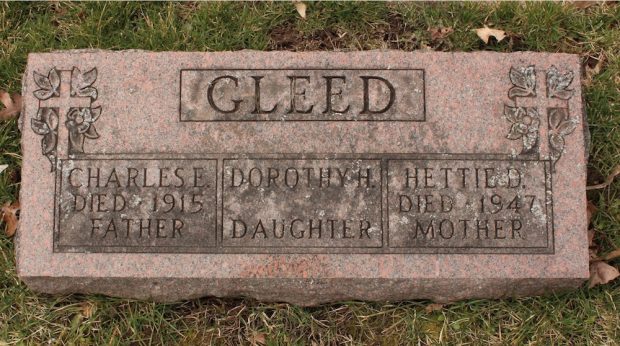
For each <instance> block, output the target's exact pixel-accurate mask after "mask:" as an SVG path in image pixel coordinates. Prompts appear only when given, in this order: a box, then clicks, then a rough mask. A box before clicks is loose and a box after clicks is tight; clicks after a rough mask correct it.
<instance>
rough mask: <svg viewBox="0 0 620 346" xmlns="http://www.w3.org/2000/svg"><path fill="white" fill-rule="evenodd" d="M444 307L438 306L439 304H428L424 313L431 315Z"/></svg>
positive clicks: (442, 305)
mask: <svg viewBox="0 0 620 346" xmlns="http://www.w3.org/2000/svg"><path fill="white" fill-rule="evenodd" d="M444 306H445V304H439V303H431V304H428V305H427V306H426V307H425V308H424V311H426V312H427V313H429V314H430V313H431V312H433V311H439V310H441V309H443V308H444Z"/></svg>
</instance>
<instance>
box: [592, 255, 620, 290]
mask: <svg viewBox="0 0 620 346" xmlns="http://www.w3.org/2000/svg"><path fill="white" fill-rule="evenodd" d="M618 276H620V272H618V269H616V268H615V267H612V266H610V265H609V264H607V263H605V262H603V261H596V262H593V263H590V283H589V284H588V287H590V288H592V287H594V286H596V285H604V284H606V283H608V282H610V281H611V280H613V279H615V278H617V277H618Z"/></svg>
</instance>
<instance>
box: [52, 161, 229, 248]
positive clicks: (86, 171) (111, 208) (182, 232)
mask: <svg viewBox="0 0 620 346" xmlns="http://www.w3.org/2000/svg"><path fill="white" fill-rule="evenodd" d="M61 172H62V173H61V175H60V182H59V183H57V184H59V185H58V186H59V188H60V193H59V199H58V201H57V203H58V229H59V231H58V232H57V233H56V239H55V246H56V249H57V250H60V251H80V250H83V249H89V250H91V251H99V252H100V251H106V252H143V251H147V252H157V251H177V252H178V251H181V252H182V251H184V250H183V248H201V249H202V248H211V247H215V246H216V237H215V232H214V230H215V228H216V195H217V192H216V188H217V181H216V179H217V176H216V172H217V160H208V159H207V160H205V159H194V160H170V159H158V160H149V159H124V160H121V159H105V160H101V159H93V160H89V159H74V160H71V161H63V162H62V166H61Z"/></svg>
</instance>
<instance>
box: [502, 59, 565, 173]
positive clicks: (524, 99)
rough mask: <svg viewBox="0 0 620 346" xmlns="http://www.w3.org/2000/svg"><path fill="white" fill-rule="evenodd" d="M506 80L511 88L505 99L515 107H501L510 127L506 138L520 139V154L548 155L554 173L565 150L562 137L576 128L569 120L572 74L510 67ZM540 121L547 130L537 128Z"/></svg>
mask: <svg viewBox="0 0 620 346" xmlns="http://www.w3.org/2000/svg"><path fill="white" fill-rule="evenodd" d="M509 76H510V81H511V82H512V85H513V86H512V87H511V88H510V90H508V97H509V98H510V99H511V100H512V101H513V102H514V106H510V105H505V106H504V116H506V118H507V119H508V120H509V121H510V122H511V123H512V126H511V128H510V132H509V134H508V136H507V137H508V138H509V139H522V141H523V151H522V153H528V154H531V153H535V152H538V153H539V154H541V153H542V154H544V155H547V156H548V157H549V159H551V160H552V161H553V167H554V169H555V164H556V163H557V161H558V160H559V159H560V157H561V156H562V152H563V150H564V143H565V141H564V137H565V136H566V135H568V134H570V133H572V132H573V131H574V130H575V128H576V125H577V122H576V121H575V120H574V119H571V118H570V111H569V102H568V100H569V99H570V98H571V97H572V96H573V94H574V90H573V89H570V88H569V87H570V85H571V83H572V82H573V77H574V73H573V72H572V71H568V72H566V73H560V71H558V69H557V68H556V67H555V66H551V67H550V68H549V69H547V70H536V69H535V67H534V66H533V65H532V66H527V67H519V68H515V67H512V68H511V69H510V73H509ZM541 121H544V124H546V125H547V126H540V124H541ZM540 138H544V139H547V140H540ZM537 147H538V150H536V148H537Z"/></svg>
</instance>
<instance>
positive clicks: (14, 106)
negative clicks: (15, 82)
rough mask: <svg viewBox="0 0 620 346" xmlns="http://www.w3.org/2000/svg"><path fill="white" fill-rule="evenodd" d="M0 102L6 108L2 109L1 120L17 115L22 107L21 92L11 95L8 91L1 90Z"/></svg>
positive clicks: (0, 111) (0, 112)
mask: <svg viewBox="0 0 620 346" xmlns="http://www.w3.org/2000/svg"><path fill="white" fill-rule="evenodd" d="M0 102H1V103H2V104H3V105H4V109H3V110H0V120H7V119H11V118H14V117H17V115H18V114H19V112H21V109H22V97H21V95H19V94H13V96H11V95H9V93H8V92H6V91H4V90H0Z"/></svg>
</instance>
